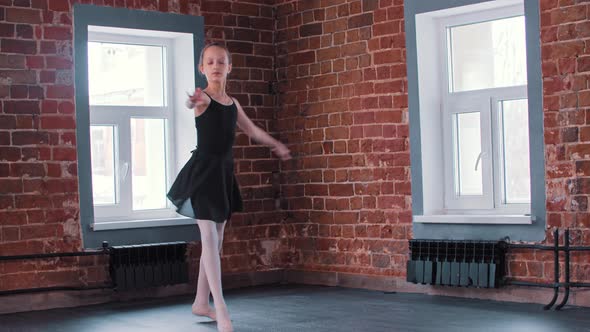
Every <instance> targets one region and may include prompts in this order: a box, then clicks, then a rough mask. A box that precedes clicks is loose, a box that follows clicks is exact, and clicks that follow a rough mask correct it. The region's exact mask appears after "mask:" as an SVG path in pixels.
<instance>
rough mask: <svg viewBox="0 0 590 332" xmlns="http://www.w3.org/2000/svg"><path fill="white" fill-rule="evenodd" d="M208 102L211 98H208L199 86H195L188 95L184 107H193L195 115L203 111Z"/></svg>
mask: <svg viewBox="0 0 590 332" xmlns="http://www.w3.org/2000/svg"><path fill="white" fill-rule="evenodd" d="M210 103H211V98H209V96H207V95H206V94H205V93H204V92H203V90H201V88H196V89H195V93H194V94H192V95H188V99H187V101H186V107H187V108H188V109H194V111H195V116H200V115H201V114H203V112H205V110H206V109H207V107H208V106H209V104H210Z"/></svg>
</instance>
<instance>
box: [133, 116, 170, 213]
mask: <svg viewBox="0 0 590 332" xmlns="http://www.w3.org/2000/svg"><path fill="white" fill-rule="evenodd" d="M165 126H166V120H164V119H140V118H132V119H131V152H132V164H133V186H132V187H133V189H132V190H133V210H149V209H162V208H165V207H166V139H165V137H166V136H165V135H166V130H165Z"/></svg>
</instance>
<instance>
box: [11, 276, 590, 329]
mask: <svg viewBox="0 0 590 332" xmlns="http://www.w3.org/2000/svg"><path fill="white" fill-rule="evenodd" d="M0 300H1V299H0ZM191 300H192V299H191V298H190V297H187V296H183V297H174V298H166V299H157V300H149V301H135V302H125V303H111V304H107V305H100V306H89V307H82V308H74V309H58V310H48V311H38V312H28V313H18V314H9V315H0V331H60V332H61V331H63V332H74V331H75V332H82V331H92V332H98V331H105V332H107V331H108V332H118V331H215V330H216V329H215V327H216V325H215V323H214V322H211V321H208V320H207V319H205V318H201V317H196V316H193V315H192V314H191V313H190V304H191ZM226 300H227V303H228V306H229V308H230V313H231V315H232V320H233V324H234V328H235V330H236V332H239V331H285V332H286V331H293V332H295V331H297V332H299V331H363V332H364V331H371V332H372V331H404V332H405V331H453V332H455V331H502V332H505V331H534V332H545V331H553V332H565V331H590V308H576V307H566V308H564V309H563V310H562V311H561V312H556V311H543V310H542V306H541V305H538V304H518V303H508V302H494V301H483V300H470V299H462V298H451V297H440V296H428V295H421V294H405V293H383V292H378V291H369V290H359V289H346V288H338V287H319V286H278V285H277V286H267V287H253V288H247V289H240V290H229V291H227V292H226Z"/></svg>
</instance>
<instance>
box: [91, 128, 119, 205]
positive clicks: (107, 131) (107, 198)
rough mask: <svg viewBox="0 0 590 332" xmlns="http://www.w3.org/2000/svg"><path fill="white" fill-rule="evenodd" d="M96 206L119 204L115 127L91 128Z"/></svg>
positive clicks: (93, 194)
mask: <svg viewBox="0 0 590 332" xmlns="http://www.w3.org/2000/svg"><path fill="white" fill-rule="evenodd" d="M90 155H91V162H92V196H93V199H94V205H108V204H117V203H118V197H117V194H116V188H117V187H116V184H115V183H116V174H115V126H90Z"/></svg>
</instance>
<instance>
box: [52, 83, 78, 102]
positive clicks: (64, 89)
mask: <svg viewBox="0 0 590 332" xmlns="http://www.w3.org/2000/svg"><path fill="white" fill-rule="evenodd" d="M47 98H50V99H73V98H74V87H73V86H68V85H50V86H48V87H47Z"/></svg>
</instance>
